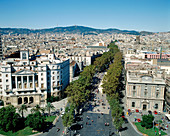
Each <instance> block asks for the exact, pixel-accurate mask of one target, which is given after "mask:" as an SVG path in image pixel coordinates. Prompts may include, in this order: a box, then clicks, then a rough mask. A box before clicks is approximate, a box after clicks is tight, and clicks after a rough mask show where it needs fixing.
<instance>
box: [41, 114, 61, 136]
mask: <svg viewBox="0 0 170 136" xmlns="http://www.w3.org/2000/svg"><path fill="white" fill-rule="evenodd" d="M57 128H60V130H59V131H58V132H57ZM63 131H64V126H63V123H62V119H61V117H59V119H58V121H57V122H56V124H55V126H54V127H53V128H51V129H50V130H49V131H47V132H45V133H43V134H41V135H40V136H62V134H63Z"/></svg>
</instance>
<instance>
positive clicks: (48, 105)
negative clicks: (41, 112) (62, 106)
mask: <svg viewBox="0 0 170 136" xmlns="http://www.w3.org/2000/svg"><path fill="white" fill-rule="evenodd" d="M54 108H55V107H54V105H53V104H51V103H50V102H48V103H47V105H46V109H47V111H48V115H50V113H51V110H54Z"/></svg>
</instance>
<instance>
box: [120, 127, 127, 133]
mask: <svg viewBox="0 0 170 136" xmlns="http://www.w3.org/2000/svg"><path fill="white" fill-rule="evenodd" d="M127 129H128V127H123V128H121V129H120V132H122V131H125V130H127Z"/></svg>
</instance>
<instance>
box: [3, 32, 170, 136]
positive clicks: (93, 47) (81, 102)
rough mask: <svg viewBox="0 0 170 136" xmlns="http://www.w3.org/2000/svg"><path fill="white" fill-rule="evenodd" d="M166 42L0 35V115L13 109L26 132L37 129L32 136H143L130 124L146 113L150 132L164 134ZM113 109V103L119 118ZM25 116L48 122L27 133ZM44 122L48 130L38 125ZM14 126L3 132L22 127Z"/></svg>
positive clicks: (157, 37) (169, 52) (169, 54)
mask: <svg viewBox="0 0 170 136" xmlns="http://www.w3.org/2000/svg"><path fill="white" fill-rule="evenodd" d="M169 37H170V34H169V33H154V34H149V35H130V34H108V33H101V34H97V35H96V34H95V35H94V34H87V35H86V34H83V33H82V34H79V33H77V34H67V33H52V34H50V33H45V34H40V33H36V34H33V33H30V34H11V33H9V34H2V35H1V42H0V43H1V46H0V49H1V65H0V70H1V71H0V89H1V90H0V99H1V110H2V109H3V108H2V107H4V109H3V110H5V108H8V107H9V108H13V110H14V111H15V114H17V115H18V118H20V117H21V118H22V120H23V118H24V120H25V125H24V126H25V127H26V126H29V127H30V128H33V129H35V131H32V134H33V133H39V132H43V133H40V135H42V136H45V135H54V134H55V135H85V133H86V134H87V133H89V135H103V136H104V135H124V136H126V135H131V136H132V135H142V133H145V132H143V131H140V130H139V129H140V128H138V127H135V125H136V126H138V125H139V124H137V123H141V122H142V120H143V119H144V118H143V117H144V115H150V114H151V115H153V118H154V119H152V120H151V123H152V124H154V126H155V128H157V129H158V130H157V129H155V131H156V130H157V132H156V133H161V134H162V135H165V134H168V133H169V129H168V123H169V121H168V120H169V113H170V101H169V100H170V99H169V97H170V91H169V86H170V63H169V62H170V61H169V59H170V46H169V45H170V41H169ZM117 61H118V62H117ZM116 65H118V66H116ZM112 67H113V68H112ZM116 67H117V70H118V69H120V70H119V71H116V69H115V68H116ZM118 67H119V68H118ZM114 71H115V72H118V73H117V74H116V75H117V76H116V75H115V74H114V73H115V72H114ZM108 72H109V73H110V74H108ZM111 73H113V75H112V74H111ZM111 75H112V76H111ZM114 76H116V77H115V78H116V79H115V78H113V77H114ZM109 84H110V85H112V86H110V85H109ZM84 85H85V86H84ZM108 87H109V88H108ZM83 88H84V89H83ZM82 89H83V91H82ZM79 91H80V94H79ZM112 103H115V104H116V103H117V104H116V105H118V107H117V108H118V109H119V110H118V111H115V108H116V107H115V106H114V105H113V104H112ZM11 106H12V107H11ZM13 106H14V107H13ZM3 110H2V111H3ZM2 111H1V112H2ZM14 111H13V112H14ZM6 112H7V111H6ZM11 112H12V111H11ZM114 112H119V115H113V114H114ZM15 114H14V115H15ZM19 116H20V117H19ZM31 116H34V118H39V119H40V120H42V119H41V117H39V116H42V117H45V118H46V119H45V118H44V122H38V123H41V125H40V127H37V126H36V124H35V126H31V124H30V123H28V122H29V118H31ZM115 116H118V122H119V123H118V122H116V121H114V118H115ZM1 118H5V117H4V114H2V115H1ZM48 119H49V120H50V121H51V123H50V122H48V124H44V123H45V122H46V121H45V120H48ZM18 120H19V119H18ZM22 120H20V121H22ZM20 121H19V122H20ZM112 121H113V122H112ZM159 121H161V122H159ZM120 122H122V123H120ZM134 122H136V123H135V125H134ZM20 123H21V122H20ZM46 123H47V122H46ZM157 123H158V125H157ZM26 124H27V125H26ZM52 124H53V125H54V126H53V125H52ZM16 125H17V122H16ZM44 125H47V126H46V127H44ZM89 125H90V127H89ZM106 126H109V127H106ZM16 127H17V126H13V127H12V126H11V127H9V128H8V129H7V128H6V127H4V131H6V132H8V131H9V130H12V131H18V129H19V128H20V127H21V126H20V127H17V128H16ZM51 127H52V128H51ZM152 127H153V125H151V126H149V128H152ZM45 128H46V129H45ZM21 129H22V127H21ZM2 134H3V133H2ZM7 135H8V134H7Z"/></svg>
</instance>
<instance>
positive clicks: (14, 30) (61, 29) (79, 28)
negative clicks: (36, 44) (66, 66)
mask: <svg viewBox="0 0 170 136" xmlns="http://www.w3.org/2000/svg"><path fill="white" fill-rule="evenodd" d="M0 33H1V34H9V33H11V34H30V33H70V34H71V33H79V34H82V33H83V34H99V33H109V34H112V33H117V34H118V33H122V34H133V35H147V34H153V33H152V32H146V31H142V32H138V31H130V30H119V29H113V28H110V29H96V28H91V27H85V26H68V27H55V28H48V29H27V28H0Z"/></svg>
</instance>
